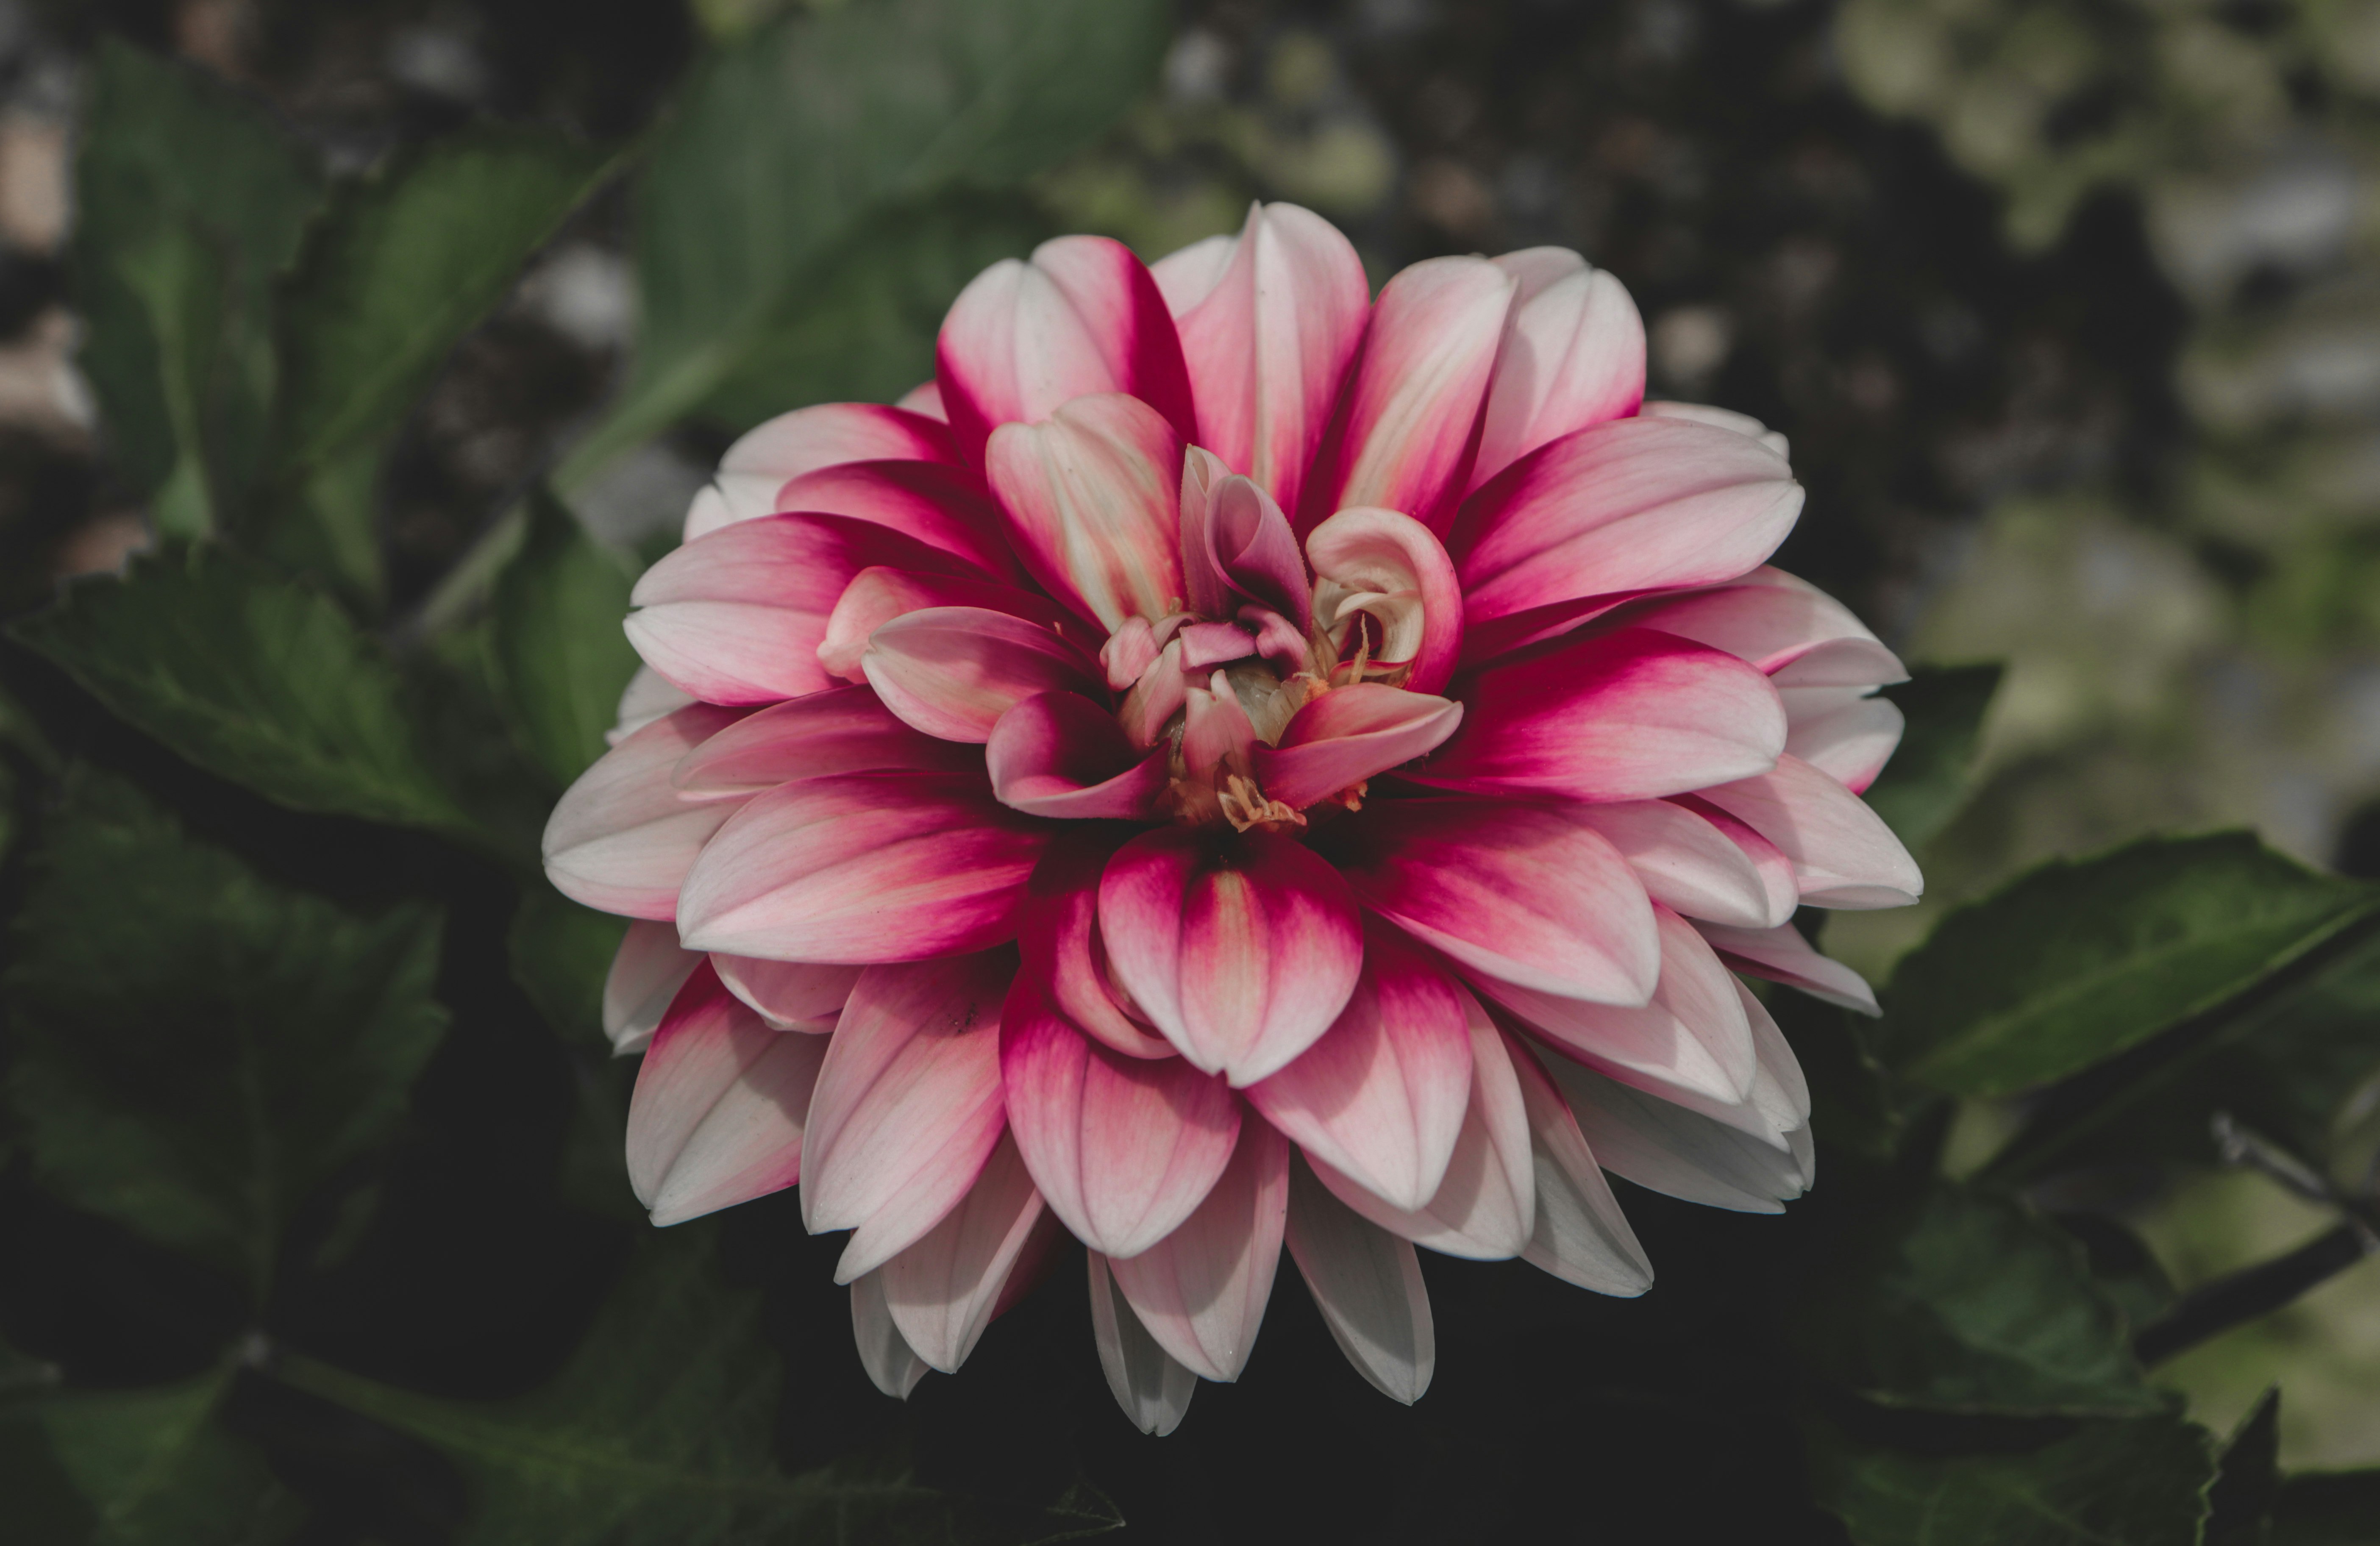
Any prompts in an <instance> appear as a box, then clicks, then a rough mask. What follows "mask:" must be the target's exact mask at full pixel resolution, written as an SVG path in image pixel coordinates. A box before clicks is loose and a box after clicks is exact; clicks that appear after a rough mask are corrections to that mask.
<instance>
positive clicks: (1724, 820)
mask: <svg viewBox="0 0 2380 1546" xmlns="http://www.w3.org/2000/svg"><path fill="white" fill-rule="evenodd" d="M1662 803H1664V804H1667V805H1673V806H1676V807H1677V808H1678V809H1679V810H1683V811H1687V812H1689V813H1690V814H1692V815H1694V816H1697V817H1699V818H1701V819H1702V821H1703V822H1705V823H1706V824H1707V825H1708V826H1709V827H1710V828H1711V830H1712V831H1714V832H1716V833H1718V834H1719V835H1720V836H1721V837H1723V838H1725V839H1727V841H1728V842H1730V843H1731V844H1733V845H1734V846H1735V851H1736V852H1737V853H1740V854H1742V855H1743V858H1744V860H1745V862H1747V863H1749V864H1750V865H1751V866H1752V870H1753V873H1754V874H1755V875H1757V876H1759V877H1760V885H1761V890H1762V892H1763V893H1764V895H1765V896H1766V898H1767V900H1766V902H1765V904H1764V907H1765V910H1764V911H1763V912H1761V913H1760V915H1759V916H1758V917H1756V918H1746V919H1744V920H1743V921H1744V922H1745V923H1747V924H1748V925H1750V926H1752V927H1755V928H1761V929H1766V928H1768V927H1770V926H1771V925H1774V924H1779V923H1782V922H1784V921H1785V920H1786V919H1790V918H1791V917H1792V916H1793V912H1794V909H1795V908H1797V907H1800V906H1801V905H1802V883H1801V882H1800V881H1799V880H1798V879H1796V878H1795V876H1794V872H1793V861H1792V860H1791V859H1789V858H1786V857H1785V854H1784V851H1783V850H1782V849H1780V848H1779V847H1778V846H1777V845H1776V844H1774V843H1771V842H1770V841H1768V839H1767V838H1766V837H1763V836H1761V835H1760V834H1759V833H1758V832H1756V831H1755V830H1754V829H1753V828H1752V827H1751V826H1750V825H1748V824H1747V823H1745V822H1743V820H1741V819H1740V818H1738V817H1736V816H1733V815H1730V813H1729V812H1727V811H1725V810H1720V809H1719V808H1718V806H1716V805H1713V804H1712V803H1711V802H1710V801H1708V800H1706V799H1705V798H1703V797H1701V796H1700V795H1672V796H1670V798H1669V799H1668V800H1666V801H1664V802H1662Z"/></svg>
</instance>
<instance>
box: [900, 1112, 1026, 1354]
mask: <svg viewBox="0 0 2380 1546" xmlns="http://www.w3.org/2000/svg"><path fill="white" fill-rule="evenodd" d="M1041 1212H1042V1209H1041V1198H1040V1194H1039V1193H1038V1192H1036V1191H1035V1190H1034V1189H1033V1178H1032V1177H1031V1176H1029V1175H1026V1172H1025V1163H1024V1161H1023V1160H1021V1159H1019V1158H1018V1157H1017V1153H1016V1145H1015V1144H1014V1143H1012V1142H1010V1141H1009V1140H1008V1139H1007V1138H1002V1139H1001V1140H1000V1143H999V1145H998V1146H997V1147H995V1148H994V1149H993V1150H992V1151H991V1157H990V1159H989V1160H987V1161H985V1162H984V1166H983V1171H982V1174H980V1175H977V1177H976V1181H975V1185H974V1186H972V1187H968V1188H967V1194H966V1196H965V1197H964V1198H962V1199H960V1200H959V1204H958V1206H957V1207H955V1208H953V1209H952V1210H951V1211H949V1212H948V1213H946V1214H944V1215H943V1216H942V1222H941V1223H938V1224H936V1225H935V1226H934V1227H933V1228H932V1229H929V1230H928V1231H927V1232H926V1234H925V1235H924V1236H923V1237H921V1238H920V1239H919V1240H918V1241H917V1244H915V1245H913V1246H911V1247H909V1248H907V1249H905V1250H904V1251H903V1252H902V1253H901V1254H900V1255H898V1256H896V1257H894V1258H892V1260H890V1261H887V1262H886V1263H884V1265H883V1266H882V1267H881V1268H880V1269H879V1270H878V1271H879V1272H880V1275H881V1277H882V1281H883V1292H884V1302H885V1306H886V1308H887V1309H889V1310H890V1311H891V1312H892V1323H893V1324H894V1325H896V1326H898V1327H900V1328H901V1336H902V1339H903V1340H904V1341H905V1342H906V1343H908V1345H910V1346H911V1347H912V1348H914V1349H915V1350H916V1352H917V1357H920V1358H923V1359H924V1360H925V1361H926V1363H927V1364H928V1365H929V1366H930V1367H932V1368H935V1369H941V1371H942V1372H943V1373H945V1374H950V1373H954V1372H956V1371H957V1369H958V1367H959V1365H961V1364H963V1363H965V1361H966V1356H967V1355H968V1354H969V1353H972V1352H974V1351H975V1345H976V1342H977V1339H978V1338H980V1337H981V1336H982V1335H983V1330H984V1328H985V1327H986V1326H989V1325H990V1324H991V1317H992V1314H993V1312H994V1310H995V1309H996V1308H997V1307H998V1305H999V1303H1000V1298H1001V1293H1002V1289H1003V1288H1004V1287H1005V1286H1006V1285H1007V1283H1008V1277H1009V1273H1010V1272H1012V1271H1014V1268H1015V1267H1016V1265H1017V1262H1018V1260H1019V1259H1020V1258H1021V1257H1022V1256H1023V1255H1024V1253H1025V1248H1026V1243H1027V1241H1029V1240H1030V1239H1031V1238H1032V1236H1033V1231H1034V1226H1035V1225H1037V1224H1038V1223H1040V1221H1041Z"/></svg>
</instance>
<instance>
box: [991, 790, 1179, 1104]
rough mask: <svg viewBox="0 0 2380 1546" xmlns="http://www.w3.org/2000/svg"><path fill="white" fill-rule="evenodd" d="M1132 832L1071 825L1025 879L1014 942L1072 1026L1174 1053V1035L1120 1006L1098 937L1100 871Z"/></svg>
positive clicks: (1152, 1052)
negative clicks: (1153, 1029)
mask: <svg viewBox="0 0 2380 1546" xmlns="http://www.w3.org/2000/svg"><path fill="white" fill-rule="evenodd" d="M1131 836H1132V831H1131V829H1130V828H1128V827H1123V826H1109V825H1105V824H1099V825H1083V826H1075V827H1069V828H1066V829H1065V830H1063V831H1062V832H1061V833H1060V834H1058V836H1057V837H1056V839H1055V840H1053V841H1052V842H1051V843H1050V847H1049V850H1048V851H1047V852H1046V853H1044V854H1043V855H1042V857H1041V862H1040V863H1039V864H1038V865H1036V866H1035V867H1034V870H1033V876H1032V879H1031V880H1029V881H1028V882H1026V887H1025V900H1024V903H1023V905H1022V906H1021V907H1019V909H1018V914H1017V922H1018V933H1017V941H1016V943H1017V948H1018V950H1019V951H1020V952H1022V954H1023V956H1024V959H1025V973H1026V975H1028V976H1030V977H1031V978H1032V980H1034V981H1035V982H1037V983H1038V984H1040V985H1041V989H1042V991H1043V992H1045V993H1046V994H1047V995H1048V996H1049V1000H1050V1004H1051V1005H1052V1006H1053V1007H1055V1008H1056V1009H1057V1011H1058V1013H1060V1014H1061V1015H1062V1016H1065V1017H1066V1019H1067V1020H1068V1021H1069V1022H1071V1023H1072V1024H1073V1025H1074V1027H1075V1029H1077V1030H1080V1031H1082V1032H1084V1033H1085V1034H1086V1035H1088V1036H1090V1037H1092V1038H1094V1039H1095V1040H1097V1041H1100V1042H1103V1043H1104V1044H1106V1045H1107V1046H1109V1047H1111V1048H1113V1049H1114V1050H1115V1051H1117V1052H1120V1053H1123V1054H1125V1055H1126V1056H1127V1057H1167V1058H1170V1057H1174V1056H1177V1055H1179V1054H1177V1053H1175V1052H1174V1050H1173V1043H1172V1042H1171V1041H1166V1040H1165V1038H1163V1037H1161V1036H1159V1035H1156V1034H1154V1033H1153V1032H1151V1031H1149V1030H1148V1029H1146V1028H1145V1027H1144V1026H1143V1025H1142V1024H1141V1023H1140V1022H1138V1021H1136V1020H1135V1019H1134V1018H1132V1017H1131V1016H1129V1015H1127V1014H1126V1013H1125V1010H1124V1005H1123V1002H1121V1001H1122V999H1123V994H1122V992H1121V990H1119V989H1117V988H1116V986H1115V985H1114V983H1113V982H1112V981H1111V980H1110V976H1109V968H1108V963H1107V949H1106V946H1105V945H1104V944H1103V943H1101V941H1100V939H1099V876H1100V874H1101V872H1102V871H1103V870H1105V869H1106V868H1107V862H1108V859H1109V858H1111V857H1112V856H1113V855H1114V853H1115V851H1116V850H1117V849H1118V848H1120V847H1122V846H1123V844H1124V842H1125V840H1126V839H1127V838H1129V837H1131Z"/></svg>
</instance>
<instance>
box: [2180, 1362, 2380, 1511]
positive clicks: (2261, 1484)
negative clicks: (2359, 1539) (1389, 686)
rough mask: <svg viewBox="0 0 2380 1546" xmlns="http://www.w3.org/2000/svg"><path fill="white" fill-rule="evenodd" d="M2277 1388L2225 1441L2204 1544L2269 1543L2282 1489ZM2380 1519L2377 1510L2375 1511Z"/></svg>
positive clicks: (2210, 1496)
mask: <svg viewBox="0 0 2380 1546" xmlns="http://www.w3.org/2000/svg"><path fill="white" fill-rule="evenodd" d="M2280 1455H2281V1393H2280V1391H2279V1390H2278V1388H2275V1389H2273V1390H2268V1391H2266V1392H2265V1397H2264V1399H2263V1400H2261V1401H2259V1402H2257V1403H2256V1405H2255V1406H2254V1408H2253V1409H2252V1410H2251V1411H2250V1412H2249V1413H2248V1415H2247V1416H2246V1417H2244V1418H2240V1426H2239V1427H2238V1428H2237V1429H2235V1430H2233V1431H2232V1434H2231V1441H2230V1443H2227V1444H2225V1445H2224V1446H2223V1457H2222V1461H2221V1463H2220V1465H2219V1466H2218V1467H2217V1470H2216V1478H2215V1485H2214V1486H2213V1487H2212V1488H2210V1489H2209V1490H2208V1491H2207V1494H2206V1502H2207V1506H2208V1509H2209V1513H2208V1515H2207V1519H2206V1542H2205V1546H2268V1543H2269V1542H2270V1541H2271V1540H2272V1516H2273V1499H2274V1497H2275V1495H2276V1494H2277V1492H2278V1491H2280V1483H2281V1476H2280ZM2374 1522H2375V1524H2380V1515H2374Z"/></svg>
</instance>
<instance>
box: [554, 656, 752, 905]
mask: <svg viewBox="0 0 2380 1546" xmlns="http://www.w3.org/2000/svg"><path fill="white" fill-rule="evenodd" d="M741 717H743V716H742V715H741V714H739V713H738V712H736V711H735V710H733V709H715V708H712V707H711V706H710V705H709V704H707V703H699V704H696V705H695V706H694V707H692V708H687V709H680V710H678V711H677V712H675V713H673V714H669V715H665V716H664V717H662V718H661V719H658V720H655V721H654V722H653V723H652V724H648V725H646V726H645V727H644V728H643V729H642V730H639V731H637V733H636V734H635V735H633V736H629V737H628V738H627V739H625V740H624V741H622V742H621V743H620V744H619V745H618V746H615V747H613V749H611V750H609V751H607V752H605V753H604V754H603V755H602V756H601V757H599V758H597V759H596V760H595V765H594V766H593V767H590V768H589V769H588V770H587V771H586V772H585V773H580V774H579V775H578V779H577V782H576V783H574V784H573V785H571V786H570V787H569V788H568V789H567V790H565V792H564V794H563V797H562V799H561V801H560V803H558V804H557V805H555V806H554V808H553V815H552V816H550V817H548V818H547V819H546V823H545V838H544V845H543V846H544V853H545V875H546V879H548V880H549V881H552V882H553V889H554V890H556V891H558V892H560V893H562V895H565V896H567V897H569V898H570V899H571V900H572V901H574V902H582V903H584V904H586V905H587V906H588V907H595V908H598V909H600V910H601V911H603V912H607V913H625V914H626V915H627V916H628V917H630V918H644V919H667V918H670V917H672V916H674V914H675V912H676V911H677V898H678V888H679V886H680V885H682V884H683V883H685V881H686V871H687V870H690V869H692V868H693V865H694V862H695V856H696V855H698V854H699V853H700V852H701V851H702V846H703V845H704V844H705V843H708V842H709V841H710V836H711V834H713V833H715V832H717V831H718V830H719V828H720V824H721V823H722V822H725V821H726V820H727V818H728V817H730V816H732V815H734V814H735V810H736V808H737V806H738V805H739V804H740V803H741V801H739V800H736V799H733V798H727V799H721V798H715V797H714V798H706V799H696V798H693V797H687V796H685V795H681V794H680V793H679V792H678V791H677V789H676V788H674V786H673V785H671V783H670V773H671V770H673V769H674V768H675V767H676V766H677V763H678V760H679V759H680V758H682V757H684V756H685V755H686V752H687V751H688V750H690V749H693V748H695V747H697V746H699V745H701V744H702V743H703V742H704V741H705V740H707V739H709V738H710V736H714V735H716V734H718V733H719V732H720V731H721V730H722V729H724V728H726V727H727V726H728V725H731V724H735V721H736V720H738V719H740V718H741Z"/></svg>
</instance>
